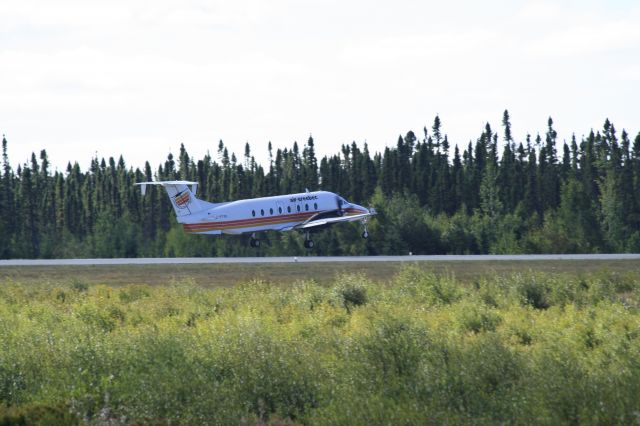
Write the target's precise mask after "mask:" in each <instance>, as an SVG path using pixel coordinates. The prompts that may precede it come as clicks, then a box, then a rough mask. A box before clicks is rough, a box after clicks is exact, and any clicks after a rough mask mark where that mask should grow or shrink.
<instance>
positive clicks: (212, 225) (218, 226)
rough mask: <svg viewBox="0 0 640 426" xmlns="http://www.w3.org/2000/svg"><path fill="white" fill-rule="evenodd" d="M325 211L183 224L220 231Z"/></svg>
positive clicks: (296, 219)
mask: <svg viewBox="0 0 640 426" xmlns="http://www.w3.org/2000/svg"><path fill="white" fill-rule="evenodd" d="M345 212H346V213H353V214H359V213H363V212H362V211H360V210H359V209H345ZM320 213H324V212H300V213H293V214H286V215H278V216H267V217H258V218H249V219H238V220H227V221H222V222H203V223H186V224H183V227H184V230H185V231H186V232H192V233H197V232H207V231H218V230H220V231H221V230H224V229H235V228H249V227H252V226H264V225H277V224H281V223H290V222H300V223H302V222H304V221H305V220H307V219H309V218H310V217H312V216H314V215H316V214H320Z"/></svg>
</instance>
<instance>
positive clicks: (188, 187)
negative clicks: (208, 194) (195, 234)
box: [136, 180, 215, 222]
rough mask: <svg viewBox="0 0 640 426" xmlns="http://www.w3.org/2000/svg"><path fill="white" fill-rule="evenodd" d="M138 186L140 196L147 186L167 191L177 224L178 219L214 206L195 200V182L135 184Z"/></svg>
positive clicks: (196, 184) (196, 185)
mask: <svg viewBox="0 0 640 426" xmlns="http://www.w3.org/2000/svg"><path fill="white" fill-rule="evenodd" d="M136 185H140V189H141V190H142V195H144V194H145V193H146V191H147V185H161V186H162V187H164V189H165V191H167V195H168V196H169V199H170V200H171V205H172V206H173V211H175V212H176V216H178V222H182V221H181V220H180V219H181V218H185V216H189V215H192V214H194V213H197V212H200V211H202V210H205V209H207V208H211V207H213V206H215V204H213V203H208V202H206V201H203V200H199V199H198V198H196V189H197V187H198V183H197V182H188V181H181V180H179V181H164V182H140V183H136Z"/></svg>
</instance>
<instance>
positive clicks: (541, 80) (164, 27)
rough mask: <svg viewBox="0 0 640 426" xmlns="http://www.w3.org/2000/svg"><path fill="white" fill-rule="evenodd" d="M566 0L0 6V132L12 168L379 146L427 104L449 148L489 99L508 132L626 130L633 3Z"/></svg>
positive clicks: (475, 126)
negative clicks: (309, 145)
mask: <svg viewBox="0 0 640 426" xmlns="http://www.w3.org/2000/svg"><path fill="white" fill-rule="evenodd" d="M581 4H582V3H580V4H578V3H575V4H571V3H569V2H553V3H551V2H542V3H541V2H533V1H525V2H520V3H515V5H514V4H513V3H511V2H506V1H500V0H489V1H488V2H484V3H477V2H462V3H458V2H456V3H455V4H454V3H446V2H413V1H407V0H399V1H397V2H394V3H384V4H375V3H371V2H366V1H364V0H353V1H349V2H341V1H338V0H325V1H311V2H296V1H293V0H274V1H273V2H268V3H266V2H262V1H259V0H242V1H233V2H231V1H226V0H214V1H204V0H201V1H198V0H189V1H173V0H156V1H153V2H147V1H142V0H127V1H125V0H113V1H71V0H63V1H59V2H46V1H37V0H23V1H20V2H0V16H2V17H3V26H2V27H0V99H2V102H0V131H1V132H5V133H7V134H8V136H9V141H10V154H11V156H12V158H13V159H14V160H15V161H23V160H24V159H26V158H28V155H29V152H30V151H36V152H37V151H39V150H40V149H41V148H43V147H44V148H46V149H47V150H48V151H49V153H50V155H51V156H52V159H54V158H59V159H62V160H60V161H62V162H64V163H65V164H66V161H67V160H68V159H75V160H78V161H80V162H81V164H86V163H88V161H89V158H90V156H91V155H93V153H95V152H96V151H98V152H99V154H100V155H104V156H110V155H114V156H117V155H119V154H120V153H122V154H123V155H124V157H125V159H126V160H127V161H129V162H130V163H136V162H137V160H135V159H139V158H148V159H149V160H151V162H152V163H153V164H157V163H158V162H160V161H162V160H163V159H164V157H165V156H166V154H167V151H168V149H169V147H173V149H174V152H175V150H177V147H178V146H179V142H185V144H186V145H187V148H188V149H189V151H190V152H192V153H204V152H206V149H207V148H210V147H213V150H215V145H216V144H217V140H218V139H220V138H222V139H224V140H225V142H226V143H227V144H229V145H230V146H231V148H232V149H233V150H235V151H236V152H237V153H241V152H242V149H243V145H244V143H245V142H246V141H249V142H250V143H251V144H252V145H253V149H254V152H256V153H261V152H264V153H265V155H266V148H265V147H263V146H261V145H263V144H266V142H267V141H268V140H272V141H273V142H274V144H275V145H276V146H278V147H284V146H288V145H290V144H291V143H292V142H293V140H298V141H299V142H302V141H304V140H306V138H307V137H308V136H309V134H310V133H311V134H313V135H314V137H315V138H316V141H317V143H318V150H319V152H320V153H321V154H328V153H335V152H337V151H338V149H339V144H341V143H347V142H351V141H352V140H358V141H362V140H365V139H366V140H368V141H369V143H370V146H371V147H372V149H378V150H380V149H383V148H384V145H385V144H389V145H393V144H394V143H395V141H396V138H397V135H398V134H399V133H405V132H406V131H407V130H410V129H413V130H417V131H419V129H422V127H423V126H424V125H427V127H430V125H431V123H432V121H433V117H434V116H435V114H436V113H440V116H441V118H442V120H443V122H444V125H445V131H446V132H447V133H449V136H450V138H451V140H452V141H453V142H456V141H457V142H459V143H461V144H462V145H466V143H467V142H468V140H469V139H475V138H476V137H477V135H478V134H479V133H480V132H481V131H482V127H483V126H484V123H485V122H486V121H491V122H492V124H493V125H494V127H496V128H498V127H499V122H500V117H501V114H502V111H503V110H504V108H509V109H510V111H511V112H512V117H513V119H514V122H518V123H520V124H519V125H518V126H517V129H522V134H521V135H520V136H522V137H524V133H525V132H526V131H532V132H535V131H536V130H538V129H540V130H543V129H544V125H545V122H546V118H547V117H548V116H549V115H552V116H553V117H554V118H555V119H556V120H557V121H558V123H562V126H564V127H563V129H567V131H568V132H570V131H576V132H577V133H578V134H580V133H581V132H585V131H587V130H588V128H589V127H591V126H598V127H599V126H600V125H601V122H600V121H602V120H603V119H604V116H610V117H611V118H612V119H613V120H614V122H616V123H618V121H619V120H622V122H621V124H619V125H618V124H617V127H619V128H621V127H631V126H637V123H639V122H640V120H638V118H639V117H638V115H637V112H636V111H637V108H635V107H634V106H633V105H631V101H630V99H633V98H634V96H631V95H634V94H636V96H635V98H637V96H638V95H640V94H639V93H638V91H639V89H638V86H639V83H638V79H637V75H638V74H640V72H638V65H640V64H639V61H640V53H639V49H638V40H640V32H639V30H638V29H637V28H636V27H637V25H635V23H636V22H637V21H638V20H639V19H638V18H639V17H640V15H639V13H638V9H635V10H634V9H630V8H627V9H625V8H621V9H622V11H620V10H618V11H616V12H615V13H614V12H613V11H609V9H613V8H609V7H607V5H604V6H603V5H600V4H597V2H596V4H595V5H594V4H593V3H585V4H584V5H581ZM619 9H620V8H619ZM603 11H604V12H603ZM638 28H640V27H638ZM603 55H606V56H607V58H606V60H603ZM602 100H605V101H606V103H605V102H603V101H602ZM592 117H595V118H592ZM616 117H619V120H617V119H616ZM517 129H516V130H517ZM630 130H632V131H637V129H633V128H631V129H630ZM569 136H570V135H568V136H567V137H569ZM136 165H140V166H141V165H142V164H141V163H140V162H137V163H136Z"/></svg>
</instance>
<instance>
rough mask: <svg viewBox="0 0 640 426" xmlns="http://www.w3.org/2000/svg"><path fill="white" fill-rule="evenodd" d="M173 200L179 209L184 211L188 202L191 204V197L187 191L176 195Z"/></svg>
mask: <svg viewBox="0 0 640 426" xmlns="http://www.w3.org/2000/svg"><path fill="white" fill-rule="evenodd" d="M173 200H174V201H175V203H176V206H177V207H178V208H179V209H186V208H187V206H189V202H191V196H190V195H189V192H188V191H185V192H182V193H180V194H178V195H176V196H175V197H174V199H173Z"/></svg>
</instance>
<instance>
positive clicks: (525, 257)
mask: <svg viewBox="0 0 640 426" xmlns="http://www.w3.org/2000/svg"><path fill="white" fill-rule="evenodd" d="M518 260H521V261H544V260H586V261H588V260H640V254H522V255H491V254H486V255H440V256H326V257H324V256H323V257H316V256H300V257H296V256H290V257H176V258H160V257H154V258H134V259H38V260H30V259H14V260H0V267H2V266H69V265H81V266H82V265H86V266H94V265H159V264H167V265H184V264H208V263H218V264H224V263H293V262H300V263H304V262H329V263H336V262H447V261H452V262H473V261H485V262H500V261H518Z"/></svg>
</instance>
